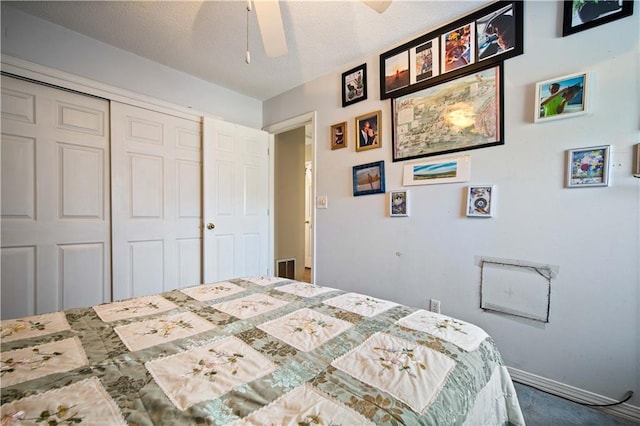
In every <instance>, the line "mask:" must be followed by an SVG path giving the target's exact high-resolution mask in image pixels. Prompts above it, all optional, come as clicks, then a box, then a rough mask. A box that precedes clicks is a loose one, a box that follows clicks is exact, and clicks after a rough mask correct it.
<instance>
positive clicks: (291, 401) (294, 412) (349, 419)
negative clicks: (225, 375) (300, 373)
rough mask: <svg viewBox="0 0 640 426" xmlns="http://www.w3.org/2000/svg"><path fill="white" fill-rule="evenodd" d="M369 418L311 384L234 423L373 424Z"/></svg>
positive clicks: (237, 425) (239, 425)
mask: <svg viewBox="0 0 640 426" xmlns="http://www.w3.org/2000/svg"><path fill="white" fill-rule="evenodd" d="M373 424H374V423H372V422H371V421H370V420H369V419H367V418H366V417H364V416H363V415H362V414H360V413H358V412H357V411H355V410H353V409H351V408H349V407H347V406H346V405H344V404H342V403H341V402H339V401H337V400H335V399H334V398H332V397H331V396H329V395H327V394H325V393H324V392H321V391H320V390H318V389H317V388H315V387H313V386H311V385H307V384H305V385H302V386H298V387H297V388H295V389H293V390H291V391H290V392H287V393H286V394H284V395H282V396H281V397H280V398H278V399H276V400H275V401H274V402H272V403H271V404H269V405H267V406H266V407H263V408H261V409H259V410H257V411H254V412H253V413H251V414H249V415H248V416H247V417H245V418H243V419H241V420H239V421H237V422H235V423H232V426H241V425H373Z"/></svg>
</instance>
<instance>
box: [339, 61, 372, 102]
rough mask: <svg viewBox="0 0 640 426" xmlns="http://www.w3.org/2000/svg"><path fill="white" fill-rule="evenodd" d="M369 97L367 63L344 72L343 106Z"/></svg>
mask: <svg viewBox="0 0 640 426" xmlns="http://www.w3.org/2000/svg"><path fill="white" fill-rule="evenodd" d="M365 99H367V64H362V65H360V66H358V67H355V68H353V69H350V70H349V71H346V72H344V73H342V107H343V108H344V107H346V106H348V105H351V104H355V103H356V102H360V101H364V100H365Z"/></svg>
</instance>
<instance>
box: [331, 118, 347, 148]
mask: <svg viewBox="0 0 640 426" xmlns="http://www.w3.org/2000/svg"><path fill="white" fill-rule="evenodd" d="M347 134H348V133H347V122H346V121H343V122H342V123H336V124H334V125H333V126H331V149H332V150H333V149H340V148H346V147H347Z"/></svg>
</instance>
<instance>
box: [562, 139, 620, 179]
mask: <svg viewBox="0 0 640 426" xmlns="http://www.w3.org/2000/svg"><path fill="white" fill-rule="evenodd" d="M610 150H611V146H610V145H601V146H592V147H589V148H575V149H570V150H567V175H566V186H567V188H585V187H592V186H609V163H610V155H609V154H610Z"/></svg>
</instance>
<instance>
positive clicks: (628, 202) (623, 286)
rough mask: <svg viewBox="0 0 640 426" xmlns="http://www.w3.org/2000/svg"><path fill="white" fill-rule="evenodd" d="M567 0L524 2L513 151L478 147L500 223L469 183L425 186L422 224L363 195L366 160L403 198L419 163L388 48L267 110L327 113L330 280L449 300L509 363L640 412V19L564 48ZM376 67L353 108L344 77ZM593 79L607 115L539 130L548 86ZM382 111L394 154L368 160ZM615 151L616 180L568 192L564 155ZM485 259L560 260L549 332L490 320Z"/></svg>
mask: <svg viewBox="0 0 640 426" xmlns="http://www.w3.org/2000/svg"><path fill="white" fill-rule="evenodd" d="M561 5H562V2H527V4H526V5H525V53H524V55H521V56H519V57H516V58H513V59H510V60H508V61H507V62H506V64H505V78H504V93H505V108H504V111H505V115H504V119H505V141H506V144H505V145H503V146H497V147H491V148H484V149H477V150H472V151H467V152H466V154H470V155H471V182H472V183H480V184H495V185H497V189H498V192H497V210H496V213H497V214H496V216H495V217H494V218H492V219H477V218H466V217H465V215H464V212H463V203H464V190H465V188H466V186H467V185H468V184H465V183H455V184H446V185H427V186H415V187H411V188H410V194H411V198H412V199H411V204H412V206H411V216H410V217H408V218H389V217H388V216H387V213H386V211H387V208H386V205H387V195H386V194H385V195H369V196H360V197H353V196H352V180H351V177H352V167H353V166H355V165H358V164H363V163H368V162H372V161H379V160H385V167H386V185H387V190H389V189H397V188H401V178H402V176H401V174H402V167H403V165H404V164H405V163H407V162H398V163H393V162H392V157H391V132H390V125H391V119H390V114H391V112H390V103H389V101H385V102H382V101H380V100H379V98H380V96H379V82H378V76H379V69H378V68H379V67H378V57H379V56H378V55H379V54H380V53H382V52H372V55H371V56H369V57H366V58H362V61H359V62H358V63H352V64H345V65H344V69H343V70H337V71H336V73H335V74H331V75H327V76H325V77H323V78H320V79H317V80H315V81H313V82H311V83H308V84H305V85H304V86H301V87H298V88H296V89H294V90H292V91H290V92H287V93H285V94H283V95H280V96H278V97H275V98H273V99H270V100H268V101H266V102H265V104H264V108H263V114H264V124H265V125H271V124H274V123H278V122H280V121H283V120H286V119H289V118H291V117H294V116H297V115H299V114H301V113H304V112H308V111H314V110H315V111H317V116H318V127H317V128H318V134H317V139H316V140H317V144H318V145H317V147H316V149H317V163H316V164H317V175H318V180H317V194H318V195H325V194H326V195H327V196H328V199H329V208H328V209H326V210H318V211H317V213H316V214H317V219H316V230H317V251H316V258H317V271H316V274H317V275H316V278H317V280H316V282H317V283H318V284H320V285H327V286H334V287H339V288H343V289H346V290H350V291H357V292H364V293H367V294H371V295H374V296H378V297H383V298H388V299H392V300H395V301H397V302H400V303H404V304H408V305H411V306H417V307H423V308H424V307H426V301H427V300H428V299H429V298H435V299H439V300H441V302H442V311H443V313H445V314H450V315H453V316H456V317H459V318H462V319H465V320H468V321H471V322H474V323H477V324H479V325H480V326H482V327H483V328H485V329H486V330H487V331H488V332H489V333H490V334H491V335H492V336H493V337H494V339H495V340H496V342H497V344H498V347H499V348H500V350H501V352H502V354H503V357H504V359H505V362H506V364H507V365H509V366H511V367H515V368H517V369H520V370H523V371H525V372H529V373H531V374H535V375H538V376H542V377H545V378H548V379H551V380H554V381H557V382H561V383H564V384H567V385H571V386H574V387H577V388H580V389H583V390H587V391H590V392H593V393H596V394H599V395H602V396H606V397H610V398H614V399H620V398H621V397H622V396H623V395H624V393H625V392H626V391H627V390H634V391H635V396H634V397H633V399H632V400H631V401H630V403H631V404H633V405H635V406H640V397H639V396H638V395H639V394H640V341H639V339H640V337H639V336H640V317H639V312H640V290H639V287H640V284H639V282H640V272H639V263H640V247H639V246H640V231H639V224H640V179H634V178H633V177H632V175H631V156H632V146H633V145H634V144H636V143H638V142H640V135H639V131H638V130H639V128H640V121H639V116H640V108H639V105H638V99H639V92H640V85H639V75H640V65H639V64H640V54H639V43H638V39H639V37H638V35H639V30H640V25H639V21H640V11H638V10H636V11H635V15H633V16H632V17H629V18H625V19H623V20H620V21H617V22H614V23H610V24H608V25H604V26H600V27H597V28H594V29H591V30H588V31H583V32H581V33H578V34H574V35H572V36H570V37H566V38H562V37H561V21H562V19H561V15H562V9H561V7H562V6H561ZM636 6H638V4H636ZM636 9H637V7H636ZM430 30H431V29H429V28H425V32H428V31H430ZM407 41H408V40H407ZM392 47H394V46H389V49H390V48H392ZM385 50H387V49H385ZM362 62H366V63H367V67H368V74H369V81H368V85H369V86H368V88H369V99H368V100H367V101H364V102H359V103H357V104H354V105H352V106H349V107H347V108H341V103H340V76H341V73H342V72H343V71H345V70H347V69H350V68H351V67H353V66H356V65H359V64H360V63H362ZM585 71H588V72H593V73H594V77H595V79H594V82H593V87H592V89H593V91H592V92H591V94H592V101H593V108H592V113H591V114H590V115H588V116H582V117H575V118H569V119H565V120H558V121H553V122H546V123H539V124H534V123H533V115H534V112H533V110H534V106H533V105H534V91H535V83H536V82H538V81H542V80H547V79H550V78H554V77H557V76H562V75H566V74H571V73H576V72H585ZM378 109H381V110H382V114H383V120H382V132H383V137H382V142H383V143H382V145H383V146H382V149H375V150H368V151H364V152H355V149H354V140H355V129H354V119H355V117H356V116H358V115H360V114H364V113H368V112H371V111H375V110H378ZM345 120H347V121H348V123H349V129H348V131H349V141H348V143H349V148H348V149H341V150H336V151H331V149H330V144H329V141H330V137H329V126H330V125H331V124H334V123H337V122H341V121H345ZM603 144H610V145H611V146H612V154H613V155H612V158H613V165H614V167H612V169H611V185H610V186H609V187H606V188H603V187H600V188H577V189H565V188H564V187H563V181H564V179H563V177H564V172H565V151H566V150H567V149H570V148H577V147H588V146H594V145H603ZM478 255H479V256H492V257H501V258H508V259H520V260H528V261H533V262H538V263H544V264H551V265H558V266H559V276H558V278H557V279H554V280H553V282H552V290H551V314H550V322H549V323H548V324H544V323H541V322H536V321H532V320H526V319H518V318H516V317H512V316H506V315H501V314H495V313H487V312H483V311H482V310H480V309H479V307H478V306H479V281H480V270H479V268H478V267H477V266H476V265H475V264H474V257H475V256H478Z"/></svg>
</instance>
